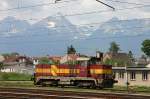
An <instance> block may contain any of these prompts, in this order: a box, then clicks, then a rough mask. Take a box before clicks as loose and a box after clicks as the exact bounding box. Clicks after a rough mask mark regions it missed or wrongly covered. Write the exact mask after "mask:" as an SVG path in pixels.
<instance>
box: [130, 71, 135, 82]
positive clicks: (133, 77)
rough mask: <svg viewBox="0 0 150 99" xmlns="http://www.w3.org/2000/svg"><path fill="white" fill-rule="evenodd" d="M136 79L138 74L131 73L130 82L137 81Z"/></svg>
mask: <svg viewBox="0 0 150 99" xmlns="http://www.w3.org/2000/svg"><path fill="white" fill-rule="evenodd" d="M135 79H136V74H135V72H131V73H130V80H135Z"/></svg>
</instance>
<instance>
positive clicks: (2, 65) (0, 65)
mask: <svg viewBox="0 0 150 99" xmlns="http://www.w3.org/2000/svg"><path fill="white" fill-rule="evenodd" d="M3 67H4V64H3V63H2V62H0V71H1V70H2V68H3Z"/></svg>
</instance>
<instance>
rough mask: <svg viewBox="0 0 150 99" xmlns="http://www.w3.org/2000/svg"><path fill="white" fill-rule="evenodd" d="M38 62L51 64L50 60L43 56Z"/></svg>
mask: <svg viewBox="0 0 150 99" xmlns="http://www.w3.org/2000/svg"><path fill="white" fill-rule="evenodd" d="M39 63H40V64H52V61H51V60H49V59H48V58H47V57H43V58H41V59H40V60H39Z"/></svg>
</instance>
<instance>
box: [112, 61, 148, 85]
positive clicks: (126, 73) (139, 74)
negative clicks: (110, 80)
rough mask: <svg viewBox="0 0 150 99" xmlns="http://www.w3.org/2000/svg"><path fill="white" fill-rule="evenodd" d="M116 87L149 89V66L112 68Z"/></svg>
mask: <svg viewBox="0 0 150 99" xmlns="http://www.w3.org/2000/svg"><path fill="white" fill-rule="evenodd" d="M112 69H113V73H114V77H115V80H117V81H118V83H116V85H119V86H126V85H127V82H128V83H129V85H130V86H148V87H150V64H149V65H147V66H145V67H144V66H142V67H135V66H132V67H113V68H112Z"/></svg>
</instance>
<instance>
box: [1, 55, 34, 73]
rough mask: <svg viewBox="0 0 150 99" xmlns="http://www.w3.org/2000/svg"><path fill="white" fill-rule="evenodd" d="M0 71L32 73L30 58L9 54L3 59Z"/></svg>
mask: <svg viewBox="0 0 150 99" xmlns="http://www.w3.org/2000/svg"><path fill="white" fill-rule="evenodd" d="M3 64H4V66H3V68H2V69H1V72H16V73H26V74H32V73H33V71H34V70H33V65H32V62H31V60H30V58H28V57H26V56H9V57H6V58H5V60H4V61H3Z"/></svg>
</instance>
